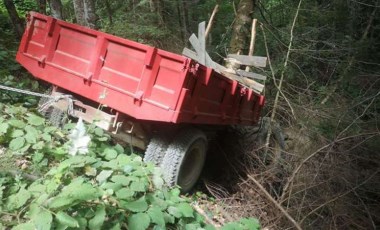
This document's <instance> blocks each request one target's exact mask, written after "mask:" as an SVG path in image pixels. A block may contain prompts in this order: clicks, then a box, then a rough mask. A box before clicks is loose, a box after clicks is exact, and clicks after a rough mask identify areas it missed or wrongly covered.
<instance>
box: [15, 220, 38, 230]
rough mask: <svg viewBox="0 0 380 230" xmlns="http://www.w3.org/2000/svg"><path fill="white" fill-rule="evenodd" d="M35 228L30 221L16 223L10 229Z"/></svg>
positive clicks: (28, 229)
mask: <svg viewBox="0 0 380 230" xmlns="http://www.w3.org/2000/svg"><path fill="white" fill-rule="evenodd" d="M35 229H36V227H35V226H34V224H33V223H32V222H31V221H29V222H26V223H23V224H19V225H16V226H15V227H13V228H12V230H35Z"/></svg>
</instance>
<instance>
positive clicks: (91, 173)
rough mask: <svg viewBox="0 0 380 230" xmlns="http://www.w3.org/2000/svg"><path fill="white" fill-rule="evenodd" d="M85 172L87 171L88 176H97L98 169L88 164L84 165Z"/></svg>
mask: <svg viewBox="0 0 380 230" xmlns="http://www.w3.org/2000/svg"><path fill="white" fill-rule="evenodd" d="M84 173H85V174H86V175H87V176H96V174H97V171H96V168H95V167H91V166H90V165H86V166H85V167H84Z"/></svg>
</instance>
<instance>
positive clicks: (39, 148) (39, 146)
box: [32, 141, 45, 150]
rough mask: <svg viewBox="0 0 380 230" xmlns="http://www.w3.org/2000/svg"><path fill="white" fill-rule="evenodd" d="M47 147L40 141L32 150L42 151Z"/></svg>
mask: <svg viewBox="0 0 380 230" xmlns="http://www.w3.org/2000/svg"><path fill="white" fill-rule="evenodd" d="M44 146H45V143H44V142H43V141H39V142H37V143H36V144H34V145H32V149H34V150H41V149H43V148H44Z"/></svg>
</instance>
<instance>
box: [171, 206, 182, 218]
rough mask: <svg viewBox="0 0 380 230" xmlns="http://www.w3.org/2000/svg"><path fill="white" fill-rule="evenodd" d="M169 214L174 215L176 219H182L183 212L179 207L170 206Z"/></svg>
mask: <svg viewBox="0 0 380 230" xmlns="http://www.w3.org/2000/svg"><path fill="white" fill-rule="evenodd" d="M168 213H169V214H171V215H173V216H174V217H176V218H180V217H182V213H181V211H180V210H179V209H178V208H177V207H174V206H170V207H169V208H168Z"/></svg>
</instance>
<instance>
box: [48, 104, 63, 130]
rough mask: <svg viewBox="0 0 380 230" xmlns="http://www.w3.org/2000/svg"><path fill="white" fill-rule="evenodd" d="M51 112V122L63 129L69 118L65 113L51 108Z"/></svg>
mask: <svg viewBox="0 0 380 230" xmlns="http://www.w3.org/2000/svg"><path fill="white" fill-rule="evenodd" d="M50 109H51V112H50V114H49V121H50V123H51V124H52V125H54V126H56V127H62V126H63V125H64V124H66V122H67V116H66V113H65V111H63V110H61V109H58V108H55V107H53V106H51V108H50Z"/></svg>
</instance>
